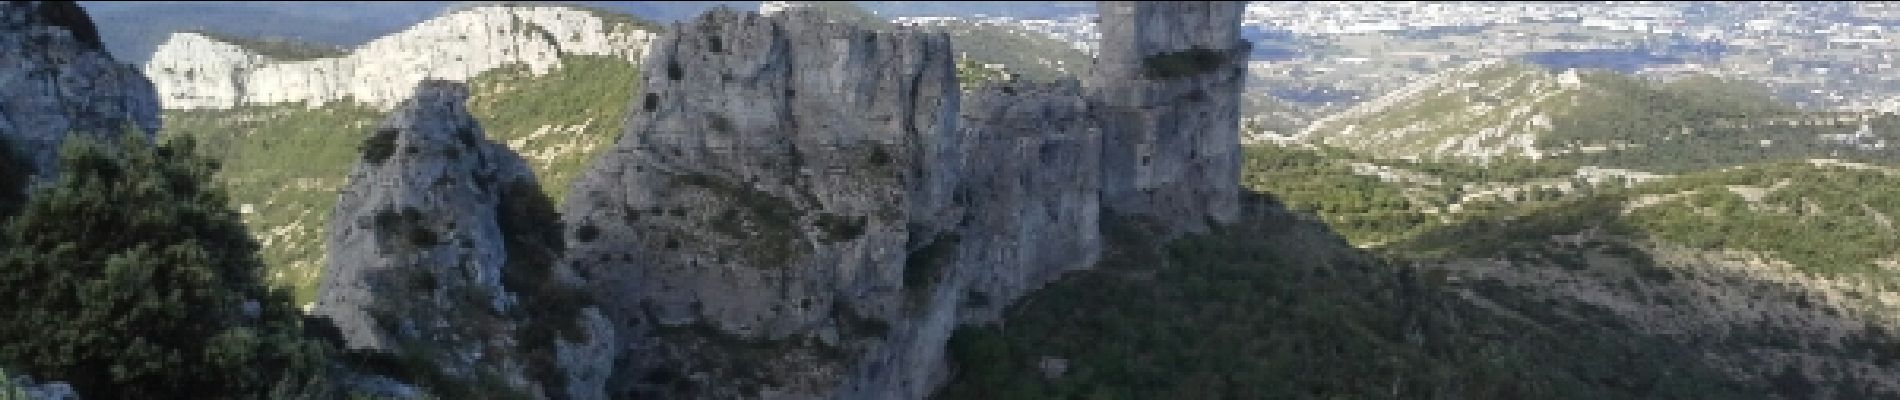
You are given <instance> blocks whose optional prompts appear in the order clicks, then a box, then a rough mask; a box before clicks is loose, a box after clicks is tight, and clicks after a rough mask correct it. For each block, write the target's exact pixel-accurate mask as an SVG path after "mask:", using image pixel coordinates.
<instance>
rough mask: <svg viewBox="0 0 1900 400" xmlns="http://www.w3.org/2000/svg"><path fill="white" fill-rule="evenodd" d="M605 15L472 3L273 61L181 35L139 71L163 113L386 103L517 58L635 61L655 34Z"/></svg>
mask: <svg viewBox="0 0 1900 400" xmlns="http://www.w3.org/2000/svg"><path fill="white" fill-rule="evenodd" d="M605 15H608V13H604V12H598V11H591V10H583V9H577V8H570V7H547V6H528V7H498V6H483V7H474V8H469V9H466V10H462V11H458V12H454V13H450V14H448V15H444V16H442V17H439V18H436V19H431V20H429V21H424V22H423V23H421V24H418V25H416V26H414V27H411V28H409V29H405V30H403V31H401V32H398V33H396V34H393V35H390V36H387V37H384V38H381V39H376V40H374V41H371V42H369V43H367V44H364V45H363V46H361V47H358V48H356V49H355V50H353V51H351V52H349V53H347V54H339V55H335V56H332V57H322V58H314V59H301V58H302V57H282V56H281V55H280V56H275V57H274V56H272V55H268V54H266V50H271V49H263V48H259V47H257V46H249V47H247V46H243V45H239V44H233V43H231V42H232V41H231V40H230V39H219V38H214V37H211V36H207V35H205V34H201V33H191V32H186V33H178V34H174V35H172V37H171V39H169V40H167V41H166V42H165V43H164V44H162V45H160V46H159V48H158V51H157V52H156V53H154V55H153V57H152V60H151V61H150V62H148V63H146V65H145V73H146V75H147V76H150V77H151V79H152V81H153V84H154V85H155V86H157V88H158V91H159V96H160V99H161V100H162V101H163V103H164V107H165V108H167V109H196V108H218V109H222V108H231V107H236V106H240V105H249V104H273V103H304V104H306V105H310V106H316V105H321V104H323V103H328V102H332V101H339V100H345V99H348V100H352V101H356V102H360V103H365V104H368V105H371V106H373V107H376V108H378V109H388V108H390V107H393V106H394V105H395V104H396V103H397V102H399V101H401V100H402V99H403V98H404V97H406V96H407V95H408V93H411V92H412V91H413V88H414V87H415V85H416V83H417V82H420V81H422V80H423V79H445V80H452V81H465V80H467V79H469V78H471V77H474V76H475V75H478V74H481V73H482V72H485V71H488V70H490V69H494V68H499V67H502V66H504V65H508V64H517V63H518V64H525V65H528V66H529V67H530V69H531V70H533V71H534V72H535V73H537V74H540V73H545V72H546V71H548V70H549V69H550V68H552V67H554V66H557V65H559V64H560V58H561V56H563V55H608V56H614V57H618V58H622V59H625V60H627V61H629V62H637V61H638V60H639V58H640V56H641V55H643V54H644V52H645V49H646V43H647V42H649V41H651V40H652V38H653V33H652V32H651V30H652V29H653V28H652V27H651V26H642V25H643V23H641V22H636V21H634V20H630V19H627V18H624V17H623V18H617V19H616V18H609V17H603V16H605ZM279 53H280V54H281V52H279ZM299 55H308V54H299Z"/></svg>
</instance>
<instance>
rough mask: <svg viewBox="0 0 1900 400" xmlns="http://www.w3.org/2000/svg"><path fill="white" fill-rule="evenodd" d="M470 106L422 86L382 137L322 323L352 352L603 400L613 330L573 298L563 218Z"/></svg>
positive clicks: (433, 85)
mask: <svg viewBox="0 0 1900 400" xmlns="http://www.w3.org/2000/svg"><path fill="white" fill-rule="evenodd" d="M467 96H468V93H467V89H466V87H465V86H463V85H461V84H459V83H452V82H445V81H423V82H422V83H421V84H420V85H419V86H418V87H417V90H416V93H415V96H414V97H413V98H411V99H409V100H407V101H405V102H404V103H403V104H402V105H401V106H400V107H398V109H397V110H396V111H395V112H394V113H393V114H392V115H391V116H390V118H389V119H388V120H386V121H384V122H383V123H382V124H381V125H380V126H379V127H377V128H376V130H375V132H374V133H372V134H371V135H369V139H368V140H367V141H365V144H364V148H363V160H362V162H361V163H360V164H358V165H357V166H356V168H355V171H353V172H352V173H351V174H350V178H349V183H348V184H347V185H346V186H345V187H344V188H343V190H342V191H341V192H342V194H341V198H340V199H339V200H338V201H337V205H336V211H335V213H334V214H333V215H334V216H335V217H334V218H333V219H332V220H331V225H330V234H329V240H328V243H327V247H328V252H329V257H328V259H329V262H328V265H326V266H325V274H324V278H323V282H322V285H321V288H320V293H319V299H318V302H317V304H316V307H315V313H316V314H319V315H323V316H327V317H329V318H330V319H331V320H332V321H333V322H334V323H335V324H336V326H337V327H338V328H339V329H340V330H341V331H342V333H343V336H344V339H345V340H346V342H347V345H348V347H350V348H351V349H369V350H375V351H388V352H393V353H397V354H401V355H404V356H405V357H406V358H409V359H422V360H428V361H429V364H430V365H428V366H426V367H425V368H435V369H439V370H441V371H442V372H443V374H444V375H446V376H449V377H454V378H458V379H462V380H466V381H470V382H474V381H477V380H478V379H480V378H479V377H483V376H501V377H504V378H505V381H506V382H505V383H506V384H508V385H510V386H511V387H513V388H515V389H522V388H530V389H532V388H541V389H543V390H559V391H561V392H564V393H566V394H567V395H569V396H572V397H577V398H600V397H602V396H603V394H602V392H600V390H601V388H602V379H604V376H605V375H606V372H605V371H604V370H605V369H607V368H610V364H608V363H610V362H611V355H612V352H613V350H612V347H613V343H614V342H615V340H614V334H613V329H612V327H611V326H609V325H607V323H606V322H605V321H604V319H603V318H602V317H601V316H599V315H598V312H595V311H592V310H591V309H590V310H582V309H580V308H579V307H581V305H579V304H574V303H571V302H564V298H566V297H571V296H563V293H562V292H561V290H562V288H563V287H564V286H565V285H564V284H563V283H561V281H560V277H561V275H562V274H561V273H559V272H557V271H555V270H554V269H555V268H556V265H555V263H554V261H555V260H556V259H557V257H558V254H559V252H560V251H561V244H560V240H559V239H560V237H559V230H558V228H555V229H549V230H539V229H536V227H537V226H540V225H548V224H549V222H548V221H550V220H557V219H558V217H557V216H555V215H554V214H553V212H552V205H551V204H549V202H548V200H547V199H546V197H544V196H543V195H541V191H540V190H539V188H538V187H537V186H536V184H535V179H534V176H533V174H532V173H531V172H530V171H529V170H528V168H527V166H526V165H525V164H524V163H523V162H522V160H521V159H520V157H519V156H517V155H515V154H514V152H512V151H509V150H508V149H507V148H506V147H504V146H502V145H500V144H496V143H494V142H491V141H489V140H487V139H485V138H484V137H483V133H482V130H481V128H480V127H479V126H477V124H476V122H475V120H474V118H473V117H471V116H469V114H468V112H467V110H465V109H464V104H463V103H464V101H466V98H467ZM412 368H413V367H412ZM438 386H439V385H438ZM437 389H438V390H440V389H441V388H440V387H437ZM530 391H533V390H530Z"/></svg>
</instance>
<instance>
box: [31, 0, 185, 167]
mask: <svg viewBox="0 0 1900 400" xmlns="http://www.w3.org/2000/svg"><path fill="white" fill-rule="evenodd" d="M158 123H159V121H158V102H157V97H156V96H155V95H154V94H153V91H152V85H151V83H149V82H147V81H146V80H145V77H143V76H140V75H139V72H138V70H136V69H133V68H131V67H130V66H126V65H123V64H119V63H118V62H117V61H114V60H113V58H112V55H110V54H106V51H105V50H104V48H103V47H102V46H101V45H100V43H99V34H98V31H97V29H95V28H94V27H93V25H92V20H91V19H89V18H87V17H86V12H85V10H83V9H81V8H79V6H78V5H77V4H74V3H71V2H52V1H9V2H5V3H0V138H4V139H6V140H12V141H13V142H14V145H13V147H14V148H15V149H17V150H18V151H20V152H21V153H24V154H22V156H23V158H25V159H27V160H30V161H31V163H32V164H33V165H34V169H35V170H38V171H41V172H45V171H46V169H47V168H50V167H52V165H53V162H54V160H55V158H56V156H57V155H58V150H59V147H60V143H62V142H64V141H65V138H66V136H67V134H68V133H79V134H91V135H101V136H110V135H117V134H119V133H122V132H125V131H126V130H127V129H131V130H134V131H136V132H139V133H143V134H145V135H147V136H149V135H151V134H153V133H154V132H156V131H157V130H158Z"/></svg>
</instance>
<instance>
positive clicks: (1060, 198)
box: [563, 3, 1246, 399]
mask: <svg viewBox="0 0 1900 400" xmlns="http://www.w3.org/2000/svg"><path fill="white" fill-rule="evenodd" d="M1177 8H1179V9H1177ZM776 11H777V12H775V13H774V14H772V15H770V16H760V15H758V14H753V13H741V12H735V11H732V10H729V9H724V8H721V9H715V10H714V11H711V12H708V13H706V14H704V15H702V16H700V17H699V18H698V19H696V20H693V21H689V22H685V23H681V24H678V25H676V26H674V27H673V28H672V29H670V30H669V31H668V33H667V34H666V35H665V36H664V37H662V38H661V39H660V40H659V41H657V42H656V43H655V46H654V49H653V52H652V53H651V54H650V55H649V56H648V58H647V59H646V60H644V62H643V64H644V65H647V66H648V68H646V69H645V74H646V75H645V77H644V80H645V83H644V84H643V85H642V90H643V93H641V94H639V95H638V96H637V97H636V98H635V99H634V106H633V107H632V110H631V111H629V113H630V115H629V117H628V123H627V128H626V133H625V134H624V135H623V136H622V137H621V139H620V141H619V142H618V143H617V144H616V148H615V149H614V150H613V151H611V152H608V153H606V154H604V155H602V156H601V157H600V158H599V159H597V160H596V162H595V164H594V165H593V166H592V167H591V168H590V169H589V170H588V172H586V173H585V174H584V175H583V177H582V178H581V179H580V180H578V181H577V182H576V184H575V185H574V187H573V189H572V190H571V193H572V195H570V196H569V198H568V199H567V203H566V204H564V205H563V210H564V211H565V217H564V218H565V225H566V226H567V227H568V229H569V232H570V233H569V235H568V241H569V243H571V244H572V245H573V247H572V248H571V251H570V252H569V253H568V260H569V263H570V264H572V265H573V266H574V267H575V268H576V272H577V273H578V275H579V276H580V277H581V278H583V279H584V280H587V281H588V282H589V285H590V286H591V288H592V291H593V293H594V295H595V296H596V297H598V298H600V299H601V300H602V301H603V302H605V304H604V305H605V306H606V307H605V311H606V314H607V315H608V316H609V318H610V319H613V320H615V321H616V322H617V323H619V324H622V327H621V328H622V329H625V331H632V333H631V334H630V336H633V337H634V338H633V339H629V340H628V341H627V344H628V345H627V348H628V349H630V351H629V352H628V353H627V354H625V355H624V356H623V361H624V362H625V364H624V365H625V368H622V369H620V370H617V371H616V372H615V374H616V377H615V378H614V379H613V381H614V383H613V385H614V388H613V389H612V394H613V395H616V396H628V397H638V398H644V397H659V398H671V397H696V398H767V399H777V398H837V399H906V398H923V397H926V396H928V395H929V394H930V393H931V392H932V391H933V390H935V388H937V387H938V386H940V385H941V384H942V383H943V382H944V381H945V380H946V379H947V378H948V374H949V370H950V369H949V365H948V362H947V360H946V359H945V349H944V346H945V344H946V343H947V341H948V339H949V337H950V335H951V332H952V331H953V330H954V329H955V328H956V327H957V326H958V325H962V324H971V323H983V322H987V321H993V320H996V319H997V318H999V317H1000V314H1001V310H1002V309H1003V308H1004V307H1005V306H1007V305H1008V303H1009V302H1010V301H1013V300H1015V299H1016V298H1018V297H1020V296H1022V295H1024V294H1026V293H1028V292H1029V291H1031V290H1034V289H1035V288H1037V287H1039V286H1041V285H1042V284H1044V283H1046V282H1048V281H1050V280H1053V279H1055V278H1056V277H1058V276H1059V275H1060V274H1061V272H1063V271H1068V270H1073V269H1077V268H1086V267H1088V266H1090V265H1092V264H1093V263H1094V262H1095V260H1096V259H1097V258H1098V257H1099V253H1100V252H1101V251H1102V249H1101V247H1102V237H1101V231H1100V227H1099V221H1098V217H1099V215H1100V214H1099V213H1100V212H1101V209H1102V206H1103V203H1102V199H1103V198H1104V197H1103V196H1105V194H1104V193H1105V192H1109V187H1107V186H1106V185H1107V183H1108V182H1109V181H1110V180H1111V178H1109V177H1107V176H1104V174H1105V172H1104V171H1103V168H1102V167H1101V164H1103V163H1105V162H1106V159H1107V157H1111V156H1116V155H1117V154H1122V155H1123V156H1125V154H1126V153H1128V151H1129V150H1130V149H1133V148H1134V147H1135V144H1133V143H1136V142H1138V141H1139V140H1147V141H1146V142H1140V143H1144V144H1142V146H1146V147H1143V148H1158V147H1160V146H1181V148H1178V149H1176V148H1165V149H1158V150H1157V151H1155V152H1154V153H1153V154H1150V155H1151V156H1152V158H1153V159H1155V160H1156V161H1155V162H1156V163H1158V164H1166V165H1171V166H1169V167H1165V168H1156V167H1150V168H1148V169H1144V170H1142V171H1145V172H1144V173H1146V174H1148V175H1150V176H1160V177H1166V178H1169V179H1172V180H1159V179H1148V180H1144V181H1142V182H1146V184H1150V186H1156V187H1160V188H1162V189H1165V190H1168V191H1170V192H1168V193H1166V194H1164V195H1157V196H1149V197H1146V198H1142V199H1137V200H1143V201H1133V200H1131V201H1128V202H1126V204H1125V206H1126V208H1124V210H1127V211H1140V212H1142V213H1145V214H1147V215H1149V216H1153V217H1178V218H1191V220H1192V221H1193V223H1194V224H1200V223H1202V221H1205V220H1207V219H1216V220H1219V219H1221V218H1222V217H1223V216H1231V215H1232V214H1233V211H1237V210H1223V209H1221V207H1237V204H1238V197H1237V193H1238V177H1237V175H1236V176H1233V177H1231V178H1230V179H1226V180H1225V181H1221V180H1219V179H1220V177H1221V176H1224V175H1223V173H1225V172H1223V171H1225V170H1224V169H1223V168H1228V169H1236V170H1235V171H1226V172H1232V173H1226V175H1235V174H1237V168H1238V166H1237V164H1235V162H1237V160H1238V159H1237V157H1238V156H1237V154H1236V153H1237V152H1238V140H1239V139H1238V136H1237V132H1235V131H1236V129H1237V127H1238V115H1237V105H1238V91H1239V90H1240V88H1241V85H1240V82H1239V81H1238V79H1239V77H1238V75H1239V74H1238V73H1239V68H1238V66H1237V65H1235V64H1234V63H1235V62H1237V61H1236V59H1234V58H1231V57H1228V56H1229V55H1232V54H1236V53H1244V51H1245V48H1246V45H1245V44H1244V43H1241V42H1238V38H1237V36H1235V35H1236V32H1237V30H1238V23H1239V19H1238V15H1239V11H1240V9H1239V8H1238V7H1228V6H1224V5H1209V4H1205V3H1197V5H1187V6H1174V5H1144V6H1143V7H1142V8H1141V9H1140V13H1137V14H1134V15H1132V16H1125V17H1124V18H1120V19H1110V21H1111V22H1113V23H1119V24H1132V23H1145V24H1151V25H1155V26H1151V27H1147V28H1144V29H1146V30H1140V31H1136V30H1131V29H1132V28H1131V29H1122V30H1111V31H1110V32H1122V33H1125V34H1127V35H1134V34H1135V33H1140V32H1146V33H1145V35H1149V36H1142V37H1141V40H1139V41H1137V40H1134V39H1122V41H1124V42H1130V41H1132V42H1138V43H1140V44H1141V45H1142V46H1132V45H1130V46H1120V47H1109V48H1106V49H1105V50H1104V51H1105V52H1106V53H1110V54H1119V53H1116V52H1129V51H1143V52H1146V53H1141V54H1143V55H1149V54H1160V53H1164V52H1171V51H1173V50H1176V49H1181V50H1186V49H1192V47H1193V46H1215V47H1212V48H1213V50H1212V51H1213V52H1214V53H1216V55H1217V56H1218V57H1214V60H1213V61H1211V62H1210V61H1204V60H1203V59H1205V58H1206V57H1201V58H1199V59H1194V60H1193V61H1197V62H1202V63H1211V64H1215V65H1214V67H1216V68H1215V70H1212V71H1203V70H1196V71H1193V73H1191V74H1187V75H1183V76H1170V77H1165V78H1147V77H1139V76H1136V77H1129V78H1128V79H1129V80H1130V81H1131V83H1130V85H1132V87H1131V88H1129V89H1127V90H1117V88H1103V87H1099V86H1100V85H1097V87H1093V88H1090V89H1089V90H1085V89H1084V87H1083V86H1082V85H1081V84H1080V83H1078V82H1075V81H1073V80H1070V81H1063V82H1056V83H1028V82H1003V83H998V84H992V85H991V86H984V87H977V88H974V89H973V90H972V91H971V92H969V94H967V96H968V100H967V103H966V102H965V100H964V96H965V94H963V93H961V92H960V91H959V87H958V82H957V80H956V76H955V75H954V71H955V68H954V63H955V54H956V53H955V51H954V49H952V48H951V46H950V43H948V40H947V37H946V36H944V35H943V34H941V33H928V32H925V31H922V30H920V29H917V28H897V29H896V32H885V31H869V30H865V29H860V28H856V27H853V26H851V25H849V24H848V23H838V22H833V21H831V20H830V19H828V18H827V17H826V16H825V15H823V13H822V11H821V10H813V9H811V8H809V7H807V8H792V9H784V10H776ZM1177 14H1178V15H1177ZM1196 16H1198V18H1199V19H1196ZM1137 21H1140V22H1137ZM1207 21H1217V22H1219V21H1225V22H1224V23H1229V24H1232V25H1233V26H1227V27H1224V28H1223V27H1218V26H1216V27H1206V26H1204V25H1208V24H1207ZM1216 25H1218V24H1216ZM1156 32H1159V33H1156ZM1156 35H1158V36H1156ZM1150 36H1152V37H1150ZM1189 44H1192V45H1193V46H1190V45H1189ZM1142 58H1143V57H1141V56H1129V55H1119V56H1118V58H1113V59H1115V60H1122V61H1120V62H1132V63H1136V65H1137V67H1124V68H1122V69H1121V70H1123V71H1130V70H1132V71H1134V72H1135V73H1139V72H1141V71H1140V68H1139V65H1140V62H1141V61H1140V60H1141V59H1142ZM1129 60H1133V61H1129ZM1131 68H1132V69H1131ZM1197 68H1200V67H1197ZM1228 85H1231V87H1230V86H1228ZM1086 91H1094V92H1101V93H1106V94H1107V95H1109V96H1110V100H1111V101H1106V102H1103V101H1099V100H1100V99H1091V98H1090V97H1089V95H1088V94H1086V93H1085V92H1086ZM1189 93H1196V94H1194V95H1189ZM1197 96H1198V98H1197V99H1193V102H1192V103H1189V104H1179V105H1166V104H1161V105H1156V104H1150V103H1149V102H1153V103H1165V102H1166V101H1171V100H1174V99H1178V98H1181V97H1197ZM1136 100H1138V101H1136ZM1131 101H1136V102H1134V103H1131ZM1098 103H1105V104H1110V105H1116V106H1120V107H1122V108H1116V109H1115V110H1117V111H1126V110H1127V109H1128V108H1131V107H1132V108H1134V109H1135V111H1134V112H1133V114H1134V115H1135V117H1136V118H1135V119H1133V120H1129V119H1127V118H1126V117H1118V118H1121V119H1116V120H1115V122H1116V123H1130V121H1132V122H1144V121H1145V122H1147V124H1146V125H1135V126H1134V128H1139V129H1137V130H1135V131H1132V133H1131V132H1129V131H1128V130H1126V129H1124V130H1123V131H1124V132H1123V135H1124V136H1127V137H1126V138H1124V141H1123V142H1122V143H1121V144H1122V145H1123V146H1124V148H1122V149H1121V150H1124V152H1123V153H1116V152H1113V151H1110V149H1108V148H1105V147H1104V146H1106V143H1107V142H1106V140H1107V139H1106V138H1105V135H1104V133H1103V132H1104V131H1106V130H1107V129H1108V128H1107V127H1106V126H1104V124H1108V123H1110V122H1109V121H1103V118H1102V117H1103V114H1102V113H1101V112H1100V109H1099V108H1097V107H1096V106H1095V104H1098ZM1131 104H1133V105H1131ZM1144 105H1145V106H1152V107H1148V108H1141V107H1140V106H1144ZM1144 118H1145V119H1144ZM1221 118H1225V120H1222V119H1221ZM1193 129H1203V130H1205V131H1193V132H1187V130H1193ZM1221 132H1225V134H1226V135H1227V137H1225V138H1224V140H1223V139H1222V138H1218V137H1216V136H1217V135H1219V134H1221ZM1141 135H1146V136H1141ZM1123 161H1124V162H1126V161H1127V160H1123ZM1124 169H1125V170H1128V171H1122V170H1110V171H1109V172H1106V173H1133V172H1130V171H1132V170H1133V167H1129V168H1124ZM1150 170H1155V171H1150ZM1157 171H1158V172H1157ZM1196 174H1199V175H1196ZM1123 181H1124V182H1123V184H1125V185H1126V184H1129V183H1128V182H1126V181H1127V180H1126V179H1124V180H1123ZM1137 189H1143V190H1146V189H1149V188H1133V187H1123V188H1121V190H1122V191H1124V192H1132V191H1136V190H1137ZM1113 193H1121V192H1113ZM1223 193H1224V194H1228V195H1234V196H1233V197H1234V198H1232V199H1221V198H1219V196H1220V195H1221V194H1223ZM1130 196H1133V195H1130Z"/></svg>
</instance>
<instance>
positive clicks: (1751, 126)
mask: <svg viewBox="0 0 1900 400" xmlns="http://www.w3.org/2000/svg"><path fill="white" fill-rule="evenodd" d="M1823 121H1825V123H1823ZM1897 123H1900V121H1897V120H1895V119H1894V118H1892V117H1890V116H1880V115H1875V114H1856V113H1820V112H1802V111H1798V110H1795V109H1794V108H1793V107H1790V106H1787V105H1783V104H1781V103H1779V102H1776V101H1774V100H1773V99H1772V98H1771V97H1769V95H1768V94H1767V92H1766V91H1764V90H1761V89H1759V88H1758V87H1755V86H1753V85H1748V84H1744V83H1741V82H1739V81H1733V80H1724V79H1718V78H1712V77H1693V78H1684V79H1680V80H1676V81H1671V82H1654V81H1647V80H1643V79H1639V78H1634V77H1630V76H1626V75H1622V74H1617V73H1614V72H1609V71H1598V70H1578V69H1565V70H1562V71H1552V70H1547V69H1542V68H1538V67H1533V66H1528V65H1522V64H1515V63H1509V62H1506V61H1502V60H1490V61H1485V62H1479V63H1474V64H1470V65H1467V66H1464V67H1460V68H1455V69H1452V70H1448V71H1445V72H1443V73H1440V74H1437V75H1434V76H1432V77H1430V78H1428V79H1425V80H1421V81H1419V82H1417V83H1414V84H1412V85H1409V86H1407V87H1405V88H1403V89H1400V90H1397V91H1394V92H1393V93H1390V94H1387V95H1385V96H1382V97H1380V98H1377V99H1374V100H1372V101H1367V102H1365V103H1362V104H1359V105H1357V106H1354V107H1353V108H1350V109H1348V110H1346V111H1344V112H1341V113H1338V114H1334V115H1331V116H1328V117H1326V118H1322V119H1320V120H1318V121H1315V122H1313V123H1312V124H1310V125H1308V126H1307V127H1306V128H1304V129H1303V130H1301V131H1300V132H1299V133H1297V134H1293V135H1287V136H1290V137H1282V138H1281V140H1294V141H1301V142H1307V143H1313V144H1322V145H1327V146H1333V147H1339V148H1343V149H1348V150H1352V151H1355V152H1359V153H1363V154H1366V155H1370V156H1375V157H1380V158H1394V159H1414V160H1428V161H1467V162H1478V163H1489V162H1493V161H1499V160H1505V159H1528V160H1571V161H1575V162H1581V163H1589V164H1593V165H1602V166H1614V167H1626V168H1641V169H1655V170H1672V171H1681V170H1686V169H1693V168H1702V167H1712V166H1724V165H1733V164H1737V163H1742V162H1748V161H1757V160H1761V159H1764V158H1766V159H1772V160H1780V159H1802V158H1807V157H1836V156H1838V157H1844V158H1849V159H1865V158H1878V157H1892V156H1894V155H1895V153H1893V148H1892V147H1889V146H1887V145H1885V144H1881V143H1886V142H1889V141H1900V124H1897ZM1262 139H1264V138H1262Z"/></svg>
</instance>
